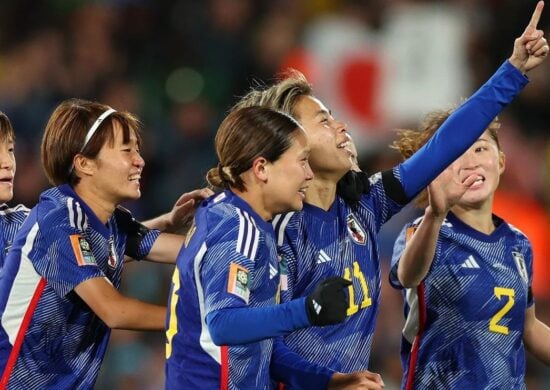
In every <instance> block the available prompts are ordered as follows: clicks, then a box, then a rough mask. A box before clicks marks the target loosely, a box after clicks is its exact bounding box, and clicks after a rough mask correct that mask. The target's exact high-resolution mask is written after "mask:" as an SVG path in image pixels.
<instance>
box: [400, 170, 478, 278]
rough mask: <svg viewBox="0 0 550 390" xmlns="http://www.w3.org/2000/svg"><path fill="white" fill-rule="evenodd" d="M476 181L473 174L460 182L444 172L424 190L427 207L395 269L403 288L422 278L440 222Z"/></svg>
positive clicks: (430, 257) (431, 256)
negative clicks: (427, 200) (426, 190)
mask: <svg viewBox="0 0 550 390" xmlns="http://www.w3.org/2000/svg"><path fill="white" fill-rule="evenodd" d="M476 179H477V174H470V175H468V176H466V177H465V178H464V179H462V180H461V179H460V178H458V177H457V176H456V175H455V174H454V173H453V172H452V171H451V170H449V169H448V170H445V171H443V173H441V175H439V176H438V177H437V178H436V179H435V180H434V181H433V182H432V183H431V184H430V185H429V186H428V194H429V205H428V207H426V210H425V211H424V217H423V218H422V221H421V222H420V224H419V225H418V227H417V228H411V229H414V233H413V234H412V236H410V238H409V236H407V238H408V240H407V243H406V246H405V249H404V250H403V254H402V255H401V258H400V260H399V263H398V266H397V278H398V279H399V283H400V284H401V285H402V286H403V287H405V288H413V287H416V286H418V285H419V284H420V282H422V280H423V279H424V278H425V277H426V275H427V274H428V271H429V270H430V267H431V265H432V261H433V258H434V255H435V250H436V245H437V239H438V237H439V229H440V228H441V224H442V223H443V220H444V219H445V217H446V215H447V213H448V212H449V210H450V209H451V207H452V206H454V205H455V204H456V203H457V202H458V201H459V200H460V198H461V197H462V196H463V195H464V194H465V193H466V191H467V190H468V188H469V187H470V186H471V185H472V184H473V183H474V182H475V181H476ZM411 233H412V232H411Z"/></svg>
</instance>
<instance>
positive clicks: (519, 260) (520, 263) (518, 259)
mask: <svg viewBox="0 0 550 390" xmlns="http://www.w3.org/2000/svg"><path fill="white" fill-rule="evenodd" d="M512 257H513V258H514V263H516V268H517V269H518V272H519V274H520V276H521V278H522V279H523V281H524V282H525V284H528V283H529V275H527V267H526V266H525V259H524V258H523V253H521V252H516V251H512Z"/></svg>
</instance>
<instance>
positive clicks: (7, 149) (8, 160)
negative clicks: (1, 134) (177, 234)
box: [0, 138, 15, 203]
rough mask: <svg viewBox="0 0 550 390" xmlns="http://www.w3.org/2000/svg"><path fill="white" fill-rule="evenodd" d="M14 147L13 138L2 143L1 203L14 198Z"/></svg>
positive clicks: (0, 166)
mask: <svg viewBox="0 0 550 390" xmlns="http://www.w3.org/2000/svg"><path fill="white" fill-rule="evenodd" d="M14 146H15V145H14V142H13V141H12V140H11V138H10V139H4V140H2V141H0V203H6V202H9V201H10V200H11V199H12V198H13V179H14V177H15V154H14Z"/></svg>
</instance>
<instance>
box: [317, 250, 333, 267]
mask: <svg viewBox="0 0 550 390" xmlns="http://www.w3.org/2000/svg"><path fill="white" fill-rule="evenodd" d="M331 260H332V259H331V258H330V257H329V256H328V255H327V254H326V253H325V251H324V250H322V249H321V251H320V252H319V257H318V258H317V264H321V263H326V262H328V261H331Z"/></svg>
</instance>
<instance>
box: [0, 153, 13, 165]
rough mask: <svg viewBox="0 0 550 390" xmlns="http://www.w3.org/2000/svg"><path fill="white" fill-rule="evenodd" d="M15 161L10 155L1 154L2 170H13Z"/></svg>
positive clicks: (0, 163)
mask: <svg viewBox="0 0 550 390" xmlns="http://www.w3.org/2000/svg"><path fill="white" fill-rule="evenodd" d="M13 164H14V161H13V159H12V157H11V155H10V154H9V153H0V169H12V168H13Z"/></svg>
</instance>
